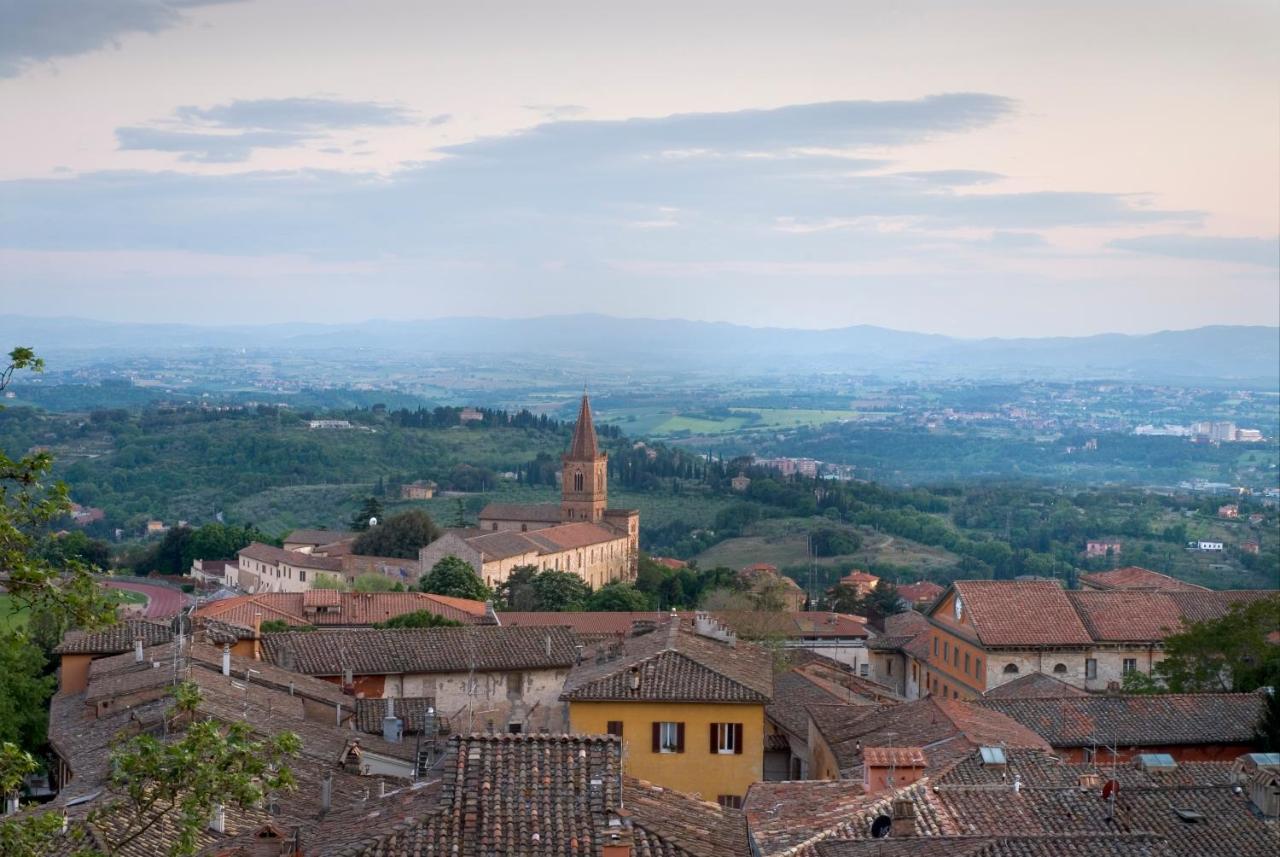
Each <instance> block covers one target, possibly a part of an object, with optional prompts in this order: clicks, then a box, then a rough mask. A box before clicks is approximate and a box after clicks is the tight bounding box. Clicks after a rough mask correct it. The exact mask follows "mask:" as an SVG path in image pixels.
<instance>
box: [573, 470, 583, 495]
mask: <svg viewBox="0 0 1280 857" xmlns="http://www.w3.org/2000/svg"><path fill="white" fill-rule="evenodd" d="M573 490H574V491H581V490H582V471H578V472H577V473H575V474H573Z"/></svg>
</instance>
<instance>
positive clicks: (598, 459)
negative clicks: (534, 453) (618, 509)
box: [560, 390, 609, 524]
mask: <svg viewBox="0 0 1280 857" xmlns="http://www.w3.org/2000/svg"><path fill="white" fill-rule="evenodd" d="M561 461H562V462H563V471H562V477H563V478H562V481H561V487H560V494H561V501H560V519H561V520H562V521H564V522H566V523H568V522H576V521H590V522H592V523H595V524H598V523H600V522H601V521H602V520H603V519H604V510H605V507H606V506H607V505H608V502H609V484H608V482H609V463H608V462H609V456H608V455H607V454H606V453H603V452H601V451H600V444H599V441H598V440H597V439H596V429H595V425H594V424H593V423H592V421H591V400H590V399H589V398H588V397H587V393H586V391H585V390H584V391H583V393H582V404H581V405H580V406H579V407H578V422H577V424H576V425H575V426H574V427H573V441H572V442H571V443H570V444H569V451H568V453H566V454H565V456H564V457H563V459H561Z"/></svg>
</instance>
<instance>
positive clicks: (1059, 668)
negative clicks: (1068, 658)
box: [1053, 664, 1067, 675]
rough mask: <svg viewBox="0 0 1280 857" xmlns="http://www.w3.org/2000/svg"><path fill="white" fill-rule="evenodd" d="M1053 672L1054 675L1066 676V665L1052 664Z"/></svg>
mask: <svg viewBox="0 0 1280 857" xmlns="http://www.w3.org/2000/svg"><path fill="white" fill-rule="evenodd" d="M1053 672H1054V674H1055V675H1066V674H1067V665H1066V664H1054V665H1053Z"/></svg>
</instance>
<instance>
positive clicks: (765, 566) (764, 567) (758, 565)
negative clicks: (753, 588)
mask: <svg viewBox="0 0 1280 857" xmlns="http://www.w3.org/2000/svg"><path fill="white" fill-rule="evenodd" d="M742 570H743V571H744V572H748V573H750V572H753V571H756V572H759V571H763V572H770V573H773V574H777V573H778V567H777V566H776V565H772V564H770V563H767V562H753V563H751V565H744V566H743V567H742Z"/></svg>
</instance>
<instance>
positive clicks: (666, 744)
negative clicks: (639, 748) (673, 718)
mask: <svg viewBox="0 0 1280 857" xmlns="http://www.w3.org/2000/svg"><path fill="white" fill-rule="evenodd" d="M653 752H655V753H683V752H684V724H683V723H672V722H669V721H658V722H655V723H654V724H653Z"/></svg>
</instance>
